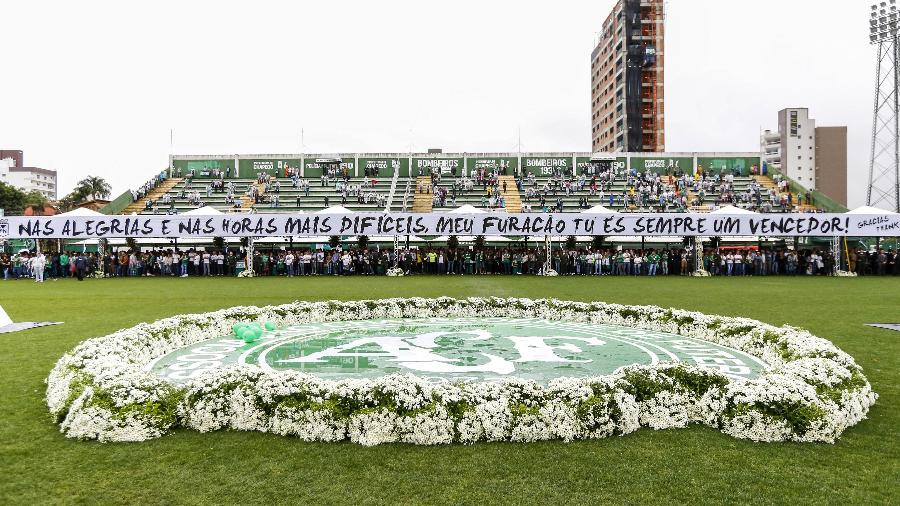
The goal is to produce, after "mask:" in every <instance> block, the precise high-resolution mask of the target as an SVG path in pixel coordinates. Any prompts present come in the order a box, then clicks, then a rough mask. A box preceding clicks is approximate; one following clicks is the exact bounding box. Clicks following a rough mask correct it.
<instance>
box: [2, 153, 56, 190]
mask: <svg viewBox="0 0 900 506" xmlns="http://www.w3.org/2000/svg"><path fill="white" fill-rule="evenodd" d="M24 164H25V158H24V156H23V154H22V151H20V150H8V149H2V150H0V182H3V183H6V184H8V185H11V186H15V187H17V188H20V189H22V190H24V191H26V192H30V191H33V190H36V191H39V192H41V193H42V194H44V196H45V197H47V199H49V200H56V194H57V193H56V171H55V170H51V169H42V168H40V167H25V166H24Z"/></svg>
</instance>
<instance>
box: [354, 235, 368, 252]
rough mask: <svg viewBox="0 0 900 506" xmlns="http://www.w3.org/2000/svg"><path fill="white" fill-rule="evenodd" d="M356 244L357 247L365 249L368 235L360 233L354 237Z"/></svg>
mask: <svg viewBox="0 0 900 506" xmlns="http://www.w3.org/2000/svg"><path fill="white" fill-rule="evenodd" d="M356 245H357V246H359V249H361V250H365V249H366V248H368V247H369V236H367V235H361V236H359V237H357V238H356Z"/></svg>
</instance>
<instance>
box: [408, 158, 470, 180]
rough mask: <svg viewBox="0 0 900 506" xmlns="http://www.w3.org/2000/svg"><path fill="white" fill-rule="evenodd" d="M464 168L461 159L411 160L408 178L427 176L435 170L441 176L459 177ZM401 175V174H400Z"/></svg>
mask: <svg viewBox="0 0 900 506" xmlns="http://www.w3.org/2000/svg"><path fill="white" fill-rule="evenodd" d="M463 167H464V159H463V158H449V157H424V158H413V159H412V167H411V168H410V170H411V171H412V174H410V176H412V177H416V176H427V175H428V174H431V173H432V171H435V170H437V171H438V172H440V173H441V175H443V176H461V175H462V172H463ZM400 175H401V176H402V175H403V174H402V173H401V174H400Z"/></svg>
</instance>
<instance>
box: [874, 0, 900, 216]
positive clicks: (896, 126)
mask: <svg viewBox="0 0 900 506" xmlns="http://www.w3.org/2000/svg"><path fill="white" fill-rule="evenodd" d="M898 22H900V12H898V11H897V0H886V1H883V2H879V3H877V4H874V5H872V12H871V14H870V17H869V42H870V43H871V44H872V45H873V46H877V47H878V63H877V66H876V70H875V111H874V113H873V119H872V152H871V158H870V159H869V160H870V163H869V189H868V192H867V194H866V205H869V206H873V207H880V208H882V209H885V210H890V211H894V212H900V92H898V85H900V44H898V31H897V27H898Z"/></svg>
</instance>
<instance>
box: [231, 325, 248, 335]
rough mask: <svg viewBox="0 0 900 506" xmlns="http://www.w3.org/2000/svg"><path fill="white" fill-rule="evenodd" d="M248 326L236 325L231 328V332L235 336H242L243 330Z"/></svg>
mask: <svg viewBox="0 0 900 506" xmlns="http://www.w3.org/2000/svg"><path fill="white" fill-rule="evenodd" d="M246 326H247V324H245V323H236V324H234V325H232V326H231V331H232V332H234V335H236V336H240V335H241V330H243V329H244V328H245V327H246Z"/></svg>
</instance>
